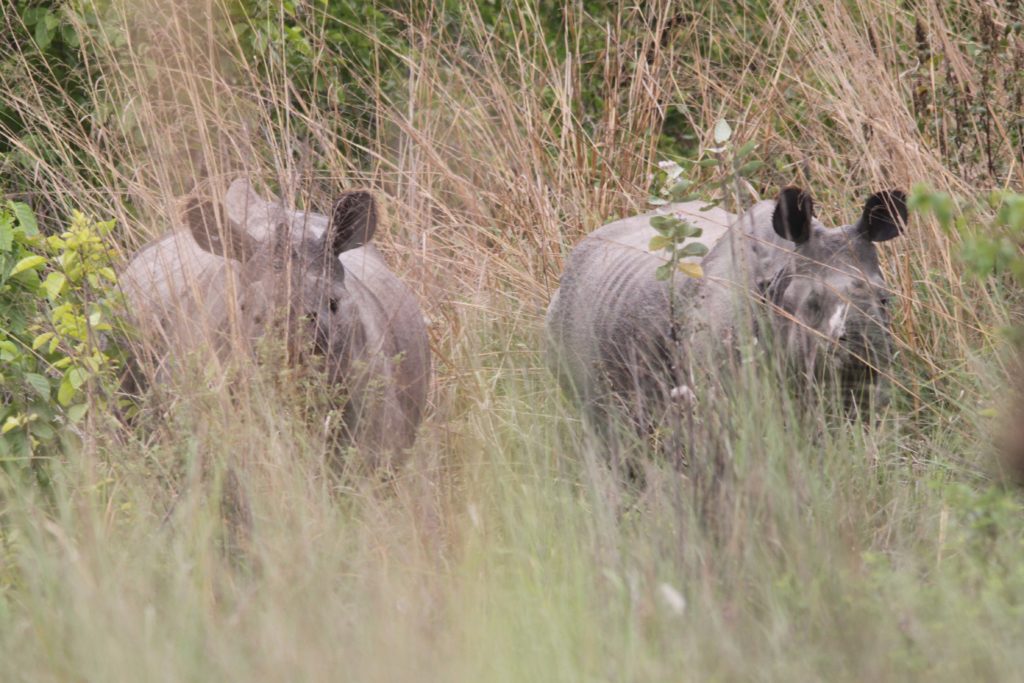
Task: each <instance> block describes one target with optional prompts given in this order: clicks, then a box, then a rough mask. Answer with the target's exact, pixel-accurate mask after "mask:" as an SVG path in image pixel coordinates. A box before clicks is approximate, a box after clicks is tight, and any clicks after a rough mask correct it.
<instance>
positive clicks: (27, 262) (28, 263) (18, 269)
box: [11, 254, 46, 277]
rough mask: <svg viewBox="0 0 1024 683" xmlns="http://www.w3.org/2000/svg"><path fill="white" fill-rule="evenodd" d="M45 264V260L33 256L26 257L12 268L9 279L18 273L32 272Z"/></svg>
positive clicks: (35, 255)
mask: <svg viewBox="0 0 1024 683" xmlns="http://www.w3.org/2000/svg"><path fill="white" fill-rule="evenodd" d="M44 263H46V258H45V257H43V256H39V255H38V254H33V255H32V256H26V257H25V258H23V259H21V260H20V261H18V262H17V263H15V264H14V268H13V269H12V270H11V277H14V276H15V275H17V274H18V273H22V272H24V271H26V270H33V269H35V268H38V267H39V266H41V265H43V264H44Z"/></svg>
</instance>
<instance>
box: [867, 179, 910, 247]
mask: <svg viewBox="0 0 1024 683" xmlns="http://www.w3.org/2000/svg"><path fill="white" fill-rule="evenodd" d="M906 225H907V195H905V194H903V192H901V191H900V190H885V191H883V192H876V193H875V194H873V195H871V196H870V197H868V201H867V203H866V204H864V213H863V214H862V215H861V217H860V221H858V223H857V227H858V230H859V232H860V233H861V234H862V235H863V236H864V237H866V238H867V239H869V240H870V241H872V242H885V241H886V240H891V239H892V238H893V237H899V235H900V234H901V233H902V232H903V230H904V228H905V227H906Z"/></svg>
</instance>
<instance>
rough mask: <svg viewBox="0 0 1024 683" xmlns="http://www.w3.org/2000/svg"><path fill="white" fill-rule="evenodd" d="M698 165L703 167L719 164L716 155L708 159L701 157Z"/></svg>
mask: <svg viewBox="0 0 1024 683" xmlns="http://www.w3.org/2000/svg"><path fill="white" fill-rule="evenodd" d="M697 165H698V166H700V167H701V168H711V167H712V166H718V159H715V158H714V157H708V158H707V159H701V160H700V161H698V162H697Z"/></svg>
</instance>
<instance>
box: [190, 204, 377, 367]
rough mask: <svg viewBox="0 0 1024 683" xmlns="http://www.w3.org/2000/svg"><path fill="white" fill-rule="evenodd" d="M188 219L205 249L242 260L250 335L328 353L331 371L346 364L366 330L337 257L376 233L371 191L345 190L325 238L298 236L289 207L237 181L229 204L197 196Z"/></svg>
mask: <svg viewBox="0 0 1024 683" xmlns="http://www.w3.org/2000/svg"><path fill="white" fill-rule="evenodd" d="M246 188H248V186H247V185H246ZM232 193H234V196H232ZM232 200H234V203H232ZM240 200H243V201H244V202H245V205H244V206H240V205H239V204H238V202H239V201H240ZM224 209H226V210H224ZM185 218H186V223H187V224H188V227H189V229H190V230H191V232H192V236H193V238H194V239H195V241H196V243H197V244H198V245H199V246H200V247H201V248H202V249H203V250H205V251H207V252H209V253H211V254H214V255H217V256H221V257H224V258H229V259H233V260H235V261H238V262H240V263H241V267H240V268H239V276H240V277H239V283H240V287H239V290H240V291H238V292H237V293H235V300H236V301H237V307H236V309H235V310H236V311H237V314H238V317H239V320H238V326H239V328H240V329H241V330H243V332H244V334H245V335H246V336H247V337H249V338H250V339H255V338H259V337H263V336H266V335H273V336H274V338H275V339H282V340H283V341H284V342H285V347H286V349H287V350H288V353H289V357H292V358H296V357H301V356H303V355H304V354H305V353H306V352H307V351H313V352H315V353H316V354H317V355H320V356H323V357H325V358H326V360H327V366H328V369H330V370H331V371H332V374H335V373H337V372H339V371H341V372H343V371H344V369H345V368H347V367H348V365H349V363H350V361H351V357H352V354H353V353H354V352H355V350H356V349H357V348H359V347H360V346H362V343H363V341H364V337H365V331H364V330H363V326H362V320H361V316H360V311H359V300H358V297H357V295H355V294H354V293H353V292H352V291H351V288H350V287H349V286H347V285H346V281H345V269H344V267H343V266H342V264H341V262H340V261H339V260H338V256H339V255H340V254H341V253H342V252H345V251H348V250H350V249H356V248H358V247H361V246H363V245H364V244H367V243H368V242H369V241H370V239H371V238H372V237H373V234H374V231H375V230H376V226H377V210H376V205H375V202H374V199H373V195H372V194H370V193H368V192H349V193H346V194H344V195H342V196H341V198H339V199H338V200H337V201H336V202H335V204H334V207H333V210H332V212H331V214H330V216H329V217H328V221H327V227H326V229H325V230H324V231H323V234H322V235H319V236H318V235H313V234H310V233H307V232H305V231H303V232H302V233H301V234H299V233H298V231H297V230H293V228H292V226H291V221H290V214H289V212H285V211H283V210H282V209H281V208H280V207H279V206H278V205H276V204H270V203H266V202H262V201H261V200H259V198H258V197H257V196H255V195H253V194H252V192H251V189H249V190H248V191H247V192H239V187H237V186H233V187H232V191H229V193H228V196H227V197H226V199H225V202H224V204H223V206H222V205H218V204H215V203H214V202H212V201H210V200H204V199H198V198H192V199H191V200H190V201H189V203H188V205H187V208H186V212H185Z"/></svg>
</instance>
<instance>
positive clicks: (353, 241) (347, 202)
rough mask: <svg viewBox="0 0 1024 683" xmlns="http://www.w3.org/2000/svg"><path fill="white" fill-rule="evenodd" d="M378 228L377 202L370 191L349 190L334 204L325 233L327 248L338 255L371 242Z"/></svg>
mask: <svg viewBox="0 0 1024 683" xmlns="http://www.w3.org/2000/svg"><path fill="white" fill-rule="evenodd" d="M376 230H377V204H376V202H375V201H374V199H373V195H372V194H370V193H369V192H348V193H346V194H345V195H343V196H342V197H341V199H339V200H338V201H337V202H335V204H334V210H333V211H332V212H331V224H330V226H329V227H328V228H327V233H326V234H325V235H324V242H325V246H326V248H328V249H330V251H331V253H332V254H333V255H334V256H335V257H337V256H338V254H340V253H342V252H343V251H348V250H349V249H356V248H358V247H361V246H363V245H364V244H367V243H369V241H370V240H371V239H372V238H373V233H374V232H375V231H376Z"/></svg>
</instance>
